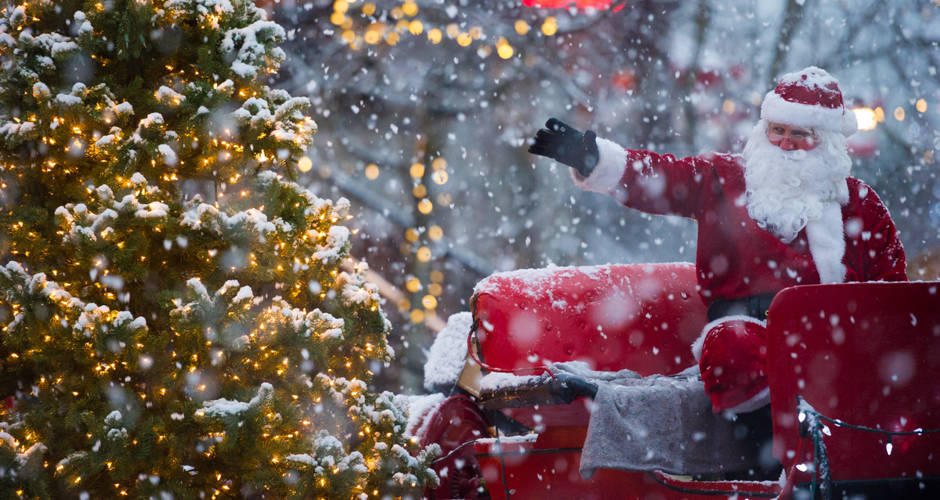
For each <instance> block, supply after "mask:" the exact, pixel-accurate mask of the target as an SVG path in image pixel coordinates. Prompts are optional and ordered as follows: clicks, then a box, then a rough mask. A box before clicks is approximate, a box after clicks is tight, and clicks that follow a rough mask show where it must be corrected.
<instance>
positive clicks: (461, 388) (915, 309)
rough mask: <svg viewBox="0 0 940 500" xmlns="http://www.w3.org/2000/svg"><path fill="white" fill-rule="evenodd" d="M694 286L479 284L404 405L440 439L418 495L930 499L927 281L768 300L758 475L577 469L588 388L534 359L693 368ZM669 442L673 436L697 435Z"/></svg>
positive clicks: (558, 273)
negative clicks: (765, 403) (576, 393)
mask: <svg viewBox="0 0 940 500" xmlns="http://www.w3.org/2000/svg"><path fill="white" fill-rule="evenodd" d="M695 283H696V280H695V270H694V266H692V265H691V264H641V265H611V266H600V267H580V268H553V269H544V270H534V271H518V272H510V273H500V274H495V275H493V276H490V277H488V278H486V279H484V280H483V281H481V282H480V283H479V284H478V285H477V287H476V290H475V293H474V296H473V299H472V302H471V304H472V308H473V314H472V316H471V315H470V314H469V313H461V314H458V315H454V316H452V317H451V319H450V320H449V322H448V327H447V328H446V329H445V330H444V331H443V332H441V334H439V337H438V339H437V340H436V341H435V345H434V346H433V347H432V349H431V357H430V359H429V362H428V365H426V367H425V371H426V374H425V385H426V386H427V387H428V388H429V389H432V390H436V391H439V393H438V394H437V395H434V396H426V397H425V401H426V403H425V405H424V406H425V407H424V409H423V410H422V409H420V408H413V413H417V415H414V416H413V424H412V429H411V431H412V433H413V434H414V435H415V436H416V437H417V438H419V439H420V440H421V442H422V444H423V445H427V444H430V443H437V444H439V445H440V446H441V448H442V455H441V457H440V458H438V459H437V461H436V463H435V469H436V470H437V472H438V474H439V476H440V477H441V484H440V486H439V487H438V488H437V489H434V490H430V491H428V492H426V493H427V496H428V497H429V498H493V499H502V498H515V499H523V498H592V499H607V498H657V499H678V498H722V497H734V498H775V497H781V498H791V497H792V498H809V497H810V496H811V494H815V496H816V497H818V498H830V497H831V498H843V497H846V496H847V495H854V494H861V495H862V498H885V497H893V498H912V497H922V498H940V496H937V495H938V489H940V432H937V431H936V429H937V428H938V427H940V383H938V382H937V381H938V380H940V282H903V283H847V284H836V285H806V286H797V287H791V288H787V289H785V290H783V291H781V292H780V293H779V294H777V296H776V297H775V298H774V300H773V302H772V304H771V307H770V309H769V311H768V321H767V327H768V370H769V371H768V379H769V385H770V398H771V410H770V412H768V414H771V415H772V432H773V435H772V450H770V449H769V448H770V447H769V445H768V447H767V448H766V449H765V450H764V452H763V454H762V455H760V456H762V457H763V459H764V460H765V461H766V458H767V456H769V455H770V452H771V451H772V457H773V458H772V459H771V460H772V461H773V471H774V474H773V475H769V474H767V471H766V470H764V471H763V472H762V473H763V476H761V474H760V473H758V474H755V470H756V468H757V466H755V465H753V464H750V465H748V464H733V465H734V466H732V467H729V468H728V469H727V470H725V471H724V472H723V473H722V474H699V473H683V471H675V470H674V471H663V470H657V469H655V468H646V469H643V468H641V469H636V470H622V469H612V468H600V469H597V470H596V471H594V473H593V475H591V476H590V478H589V479H585V478H583V477H582V475H581V474H580V473H579V464H580V461H581V458H582V452H583V451H584V450H585V448H584V445H585V436H586V435H587V428H588V423H589V420H590V416H591V407H592V406H591V405H592V403H591V399H590V398H584V397H580V398H575V399H573V400H572V399H571V398H570V397H568V398H566V397H564V392H563V391H559V384H558V380H553V378H552V377H550V376H546V375H545V373H546V372H547V368H546V367H548V366H552V364H553V363H560V362H571V361H581V362H585V363H586V364H587V366H589V367H590V368H591V369H593V370H596V371H604V372H615V371H618V370H623V369H629V370H632V371H633V372H636V373H637V374H639V375H642V376H644V377H647V376H654V375H656V374H660V375H666V376H672V377H675V376H678V375H677V374H680V372H682V371H683V370H684V369H686V368H688V367H690V366H694V365H695V360H694V359H693V357H692V354H691V352H690V349H689V346H690V344H691V343H692V342H693V341H694V340H695V339H696V338H697V337H698V335H699V334H700V332H701V329H702V327H703V326H704V325H705V324H706V322H707V320H706V310H705V307H704V306H703V304H702V303H701V300H700V299H699V296H698V294H697V292H696V284H695ZM468 349H469V355H465V354H466V353H467V352H468ZM455 358H456V359H455ZM454 381H456V383H454ZM415 417H420V418H415ZM764 418H765V419H766V418H767V417H766V416H765V417H764ZM767 427H768V430H769V426H767ZM608 438H609V441H610V443H613V445H614V446H617V443H618V441H617V439H618V436H614V435H611V436H608ZM677 439H678V440H679V442H678V443H677V444H678V446H679V447H680V448H682V447H684V446H686V445H689V446H691V445H692V444H693V442H694V441H696V440H697V438H696V437H695V436H681V435H680V436H677ZM768 442H769V441H768ZM706 451H707V450H706ZM765 465H766V464H765Z"/></svg>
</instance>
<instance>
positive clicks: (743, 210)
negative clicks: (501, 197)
mask: <svg viewBox="0 0 940 500" xmlns="http://www.w3.org/2000/svg"><path fill="white" fill-rule="evenodd" d="M855 130H856V123H855V118H854V115H853V113H852V112H851V111H849V110H846V108H845V104H844V102H843V99H842V92H841V91H840V89H839V83H838V81H837V80H836V79H835V78H833V77H832V75H830V74H829V73H827V72H826V71H824V70H822V69H820V68H816V67H808V68H806V69H803V70H801V71H797V72H794V73H789V74H786V75H784V76H783V77H782V78H781V79H780V82H779V84H778V85H777V86H776V88H774V89H773V90H772V91H770V92H769V93H768V94H767V95H766V97H765V98H764V100H763V103H762V105H761V119H760V121H759V122H758V123H757V124H756V125H755V126H754V129H753V130H752V132H751V134H750V136H749V137H748V139H747V144H746V145H745V147H744V152H743V154H741V155H732V154H714V153H712V154H705V155H701V156H698V157H694V158H683V159H677V158H675V157H673V156H671V155H660V154H657V153H654V152H651V151H642V150H633V149H624V148H623V147H621V146H619V145H617V144H616V143H614V142H612V141H609V140H606V139H601V138H597V137H596V135H595V134H594V132H592V131H590V130H588V131H587V132H586V133H584V134H582V133H581V132H578V131H577V130H575V129H573V128H571V127H569V126H568V125H566V124H564V123H562V122H560V121H558V120H556V119H554V118H553V119H550V120H549V121H548V122H547V123H546V128H545V129H542V130H539V132H538V134H537V136H536V138H535V141H534V143H533V144H532V145H531V147H530V148H529V152H531V153H534V154H537V155H542V156H547V157H549V158H553V159H555V160H557V161H560V162H562V163H564V164H566V165H568V166H570V167H572V175H573V176H574V178H575V182H576V183H577V184H578V186H580V187H581V188H582V189H586V190H589V191H596V192H600V193H607V194H609V195H611V196H613V197H614V198H615V199H616V200H617V201H619V202H620V203H622V204H623V205H625V206H628V207H631V208H635V209H638V210H642V211H644V212H649V213H654V214H671V215H681V216H685V217H690V218H693V219H695V220H696V221H697V222H698V245H697V251H696V269H697V274H698V284H699V289H700V294H701V297H702V300H703V301H704V303H705V305H706V306H707V307H708V315H709V320H710V323H709V324H708V325H706V327H705V328H704V330H703V332H702V335H701V336H700V338H699V339H698V340H697V341H696V342H695V344H694V345H693V346H692V350H693V353H694V354H695V358H696V359H697V360H698V362H699V368H700V370H701V374H702V380H703V382H704V384H705V390H706V392H707V393H708V395H709V398H710V399H711V402H712V407H713V409H714V410H715V411H716V412H717V411H723V410H730V411H733V412H736V413H739V412H748V411H752V410H755V409H757V408H759V407H762V406H764V405H766V404H767V403H768V402H769V391H768V389H767V377H766V373H765V355H766V347H765V342H764V326H765V323H764V318H765V315H766V312H767V309H768V307H769V306H770V301H771V299H772V298H773V296H774V294H776V293H777V292H779V291H780V290H782V289H783V288H786V287H789V286H793V285H806V284H816V283H842V282H847V281H875V280H884V281H900V280H906V279H907V276H906V274H905V270H904V269H905V261H904V249H903V247H902V246H901V241H900V240H899V239H898V233H897V230H896V228H895V226H894V222H893V221H892V220H891V216H890V215H889V214H888V210H887V209H886V208H885V206H884V204H882V202H881V200H880V199H879V198H878V196H877V195H876V194H875V192H874V191H873V190H872V189H871V188H870V187H869V186H867V185H865V184H864V183H862V182H861V181H859V180H858V179H855V178H852V177H849V171H850V169H851V163H852V162H851V159H850V158H849V156H848V152H847V149H846V137H848V136H849V135H851V134H853V133H855Z"/></svg>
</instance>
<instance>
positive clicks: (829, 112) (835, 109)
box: [760, 66, 858, 136]
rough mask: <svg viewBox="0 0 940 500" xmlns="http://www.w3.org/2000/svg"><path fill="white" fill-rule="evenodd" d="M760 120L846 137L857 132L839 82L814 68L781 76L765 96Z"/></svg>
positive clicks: (853, 114)
mask: <svg viewBox="0 0 940 500" xmlns="http://www.w3.org/2000/svg"><path fill="white" fill-rule="evenodd" d="M760 117H761V118H762V119H764V120H767V121H769V122H775V123H783V124H786V125H793V126H797V127H804V128H811V129H816V130H828V131H832V132H842V134H843V135H845V136H850V135H852V134H854V133H855V132H856V131H857V130H858V123H857V122H856V121H855V113H853V112H852V111H851V110H847V109H845V103H844V101H843V100H842V91H841V90H839V81H838V80H836V79H835V77H833V76H832V75H830V74H829V73H828V72H826V70H824V69H821V68H817V67H816V66H810V67H808V68H804V69H801V70H800V71H795V72H793V73H787V74H785V75H783V76H782V77H781V78H780V83H778V84H777V86H776V88H774V89H773V90H771V91H770V92H768V93H767V95H766V96H765V97H764V102H763V103H762V104H761V107H760Z"/></svg>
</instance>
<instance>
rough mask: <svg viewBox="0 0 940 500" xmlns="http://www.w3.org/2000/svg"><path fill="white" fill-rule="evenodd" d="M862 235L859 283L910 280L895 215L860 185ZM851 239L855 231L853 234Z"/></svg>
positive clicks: (858, 243)
mask: <svg viewBox="0 0 940 500" xmlns="http://www.w3.org/2000/svg"><path fill="white" fill-rule="evenodd" d="M850 189H857V190H858V197H859V204H860V209H859V216H860V217H859V218H860V219H861V222H862V224H861V232H860V233H859V234H857V235H854V239H856V241H855V242H854V243H855V244H854V245H853V246H855V247H856V250H855V251H856V258H855V259H854V260H855V263H854V264H855V267H857V269H854V271H855V274H856V279H857V280H858V281H907V271H906V265H907V263H906V259H905V256H904V246H903V245H902V244H901V239H900V238H899V237H898V230H897V228H896V227H895V225H894V221H893V220H891V214H889V213H888V208H887V207H885V205H884V203H882V202H881V199H880V198H879V197H878V195H877V194H875V191H874V190H873V189H871V188H870V187H869V186H866V185H865V184H862V183H861V182H859V183H858V184H857V186H856V187H850ZM850 236H852V235H851V231H850Z"/></svg>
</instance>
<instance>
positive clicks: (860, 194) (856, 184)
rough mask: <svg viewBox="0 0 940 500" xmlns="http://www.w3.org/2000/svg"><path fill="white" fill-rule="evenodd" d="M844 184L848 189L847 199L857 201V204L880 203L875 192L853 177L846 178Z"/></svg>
mask: <svg viewBox="0 0 940 500" xmlns="http://www.w3.org/2000/svg"><path fill="white" fill-rule="evenodd" d="M845 183H846V185H848V187H849V199H851V200H857V201H859V202H865V201H868V202H875V203H881V198H879V197H878V194H877V193H875V190H874V189H872V187H871V186H869V185H868V184H865V183H864V182H862V181H861V180H860V179H856V178H855V177H846V178H845Z"/></svg>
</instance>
